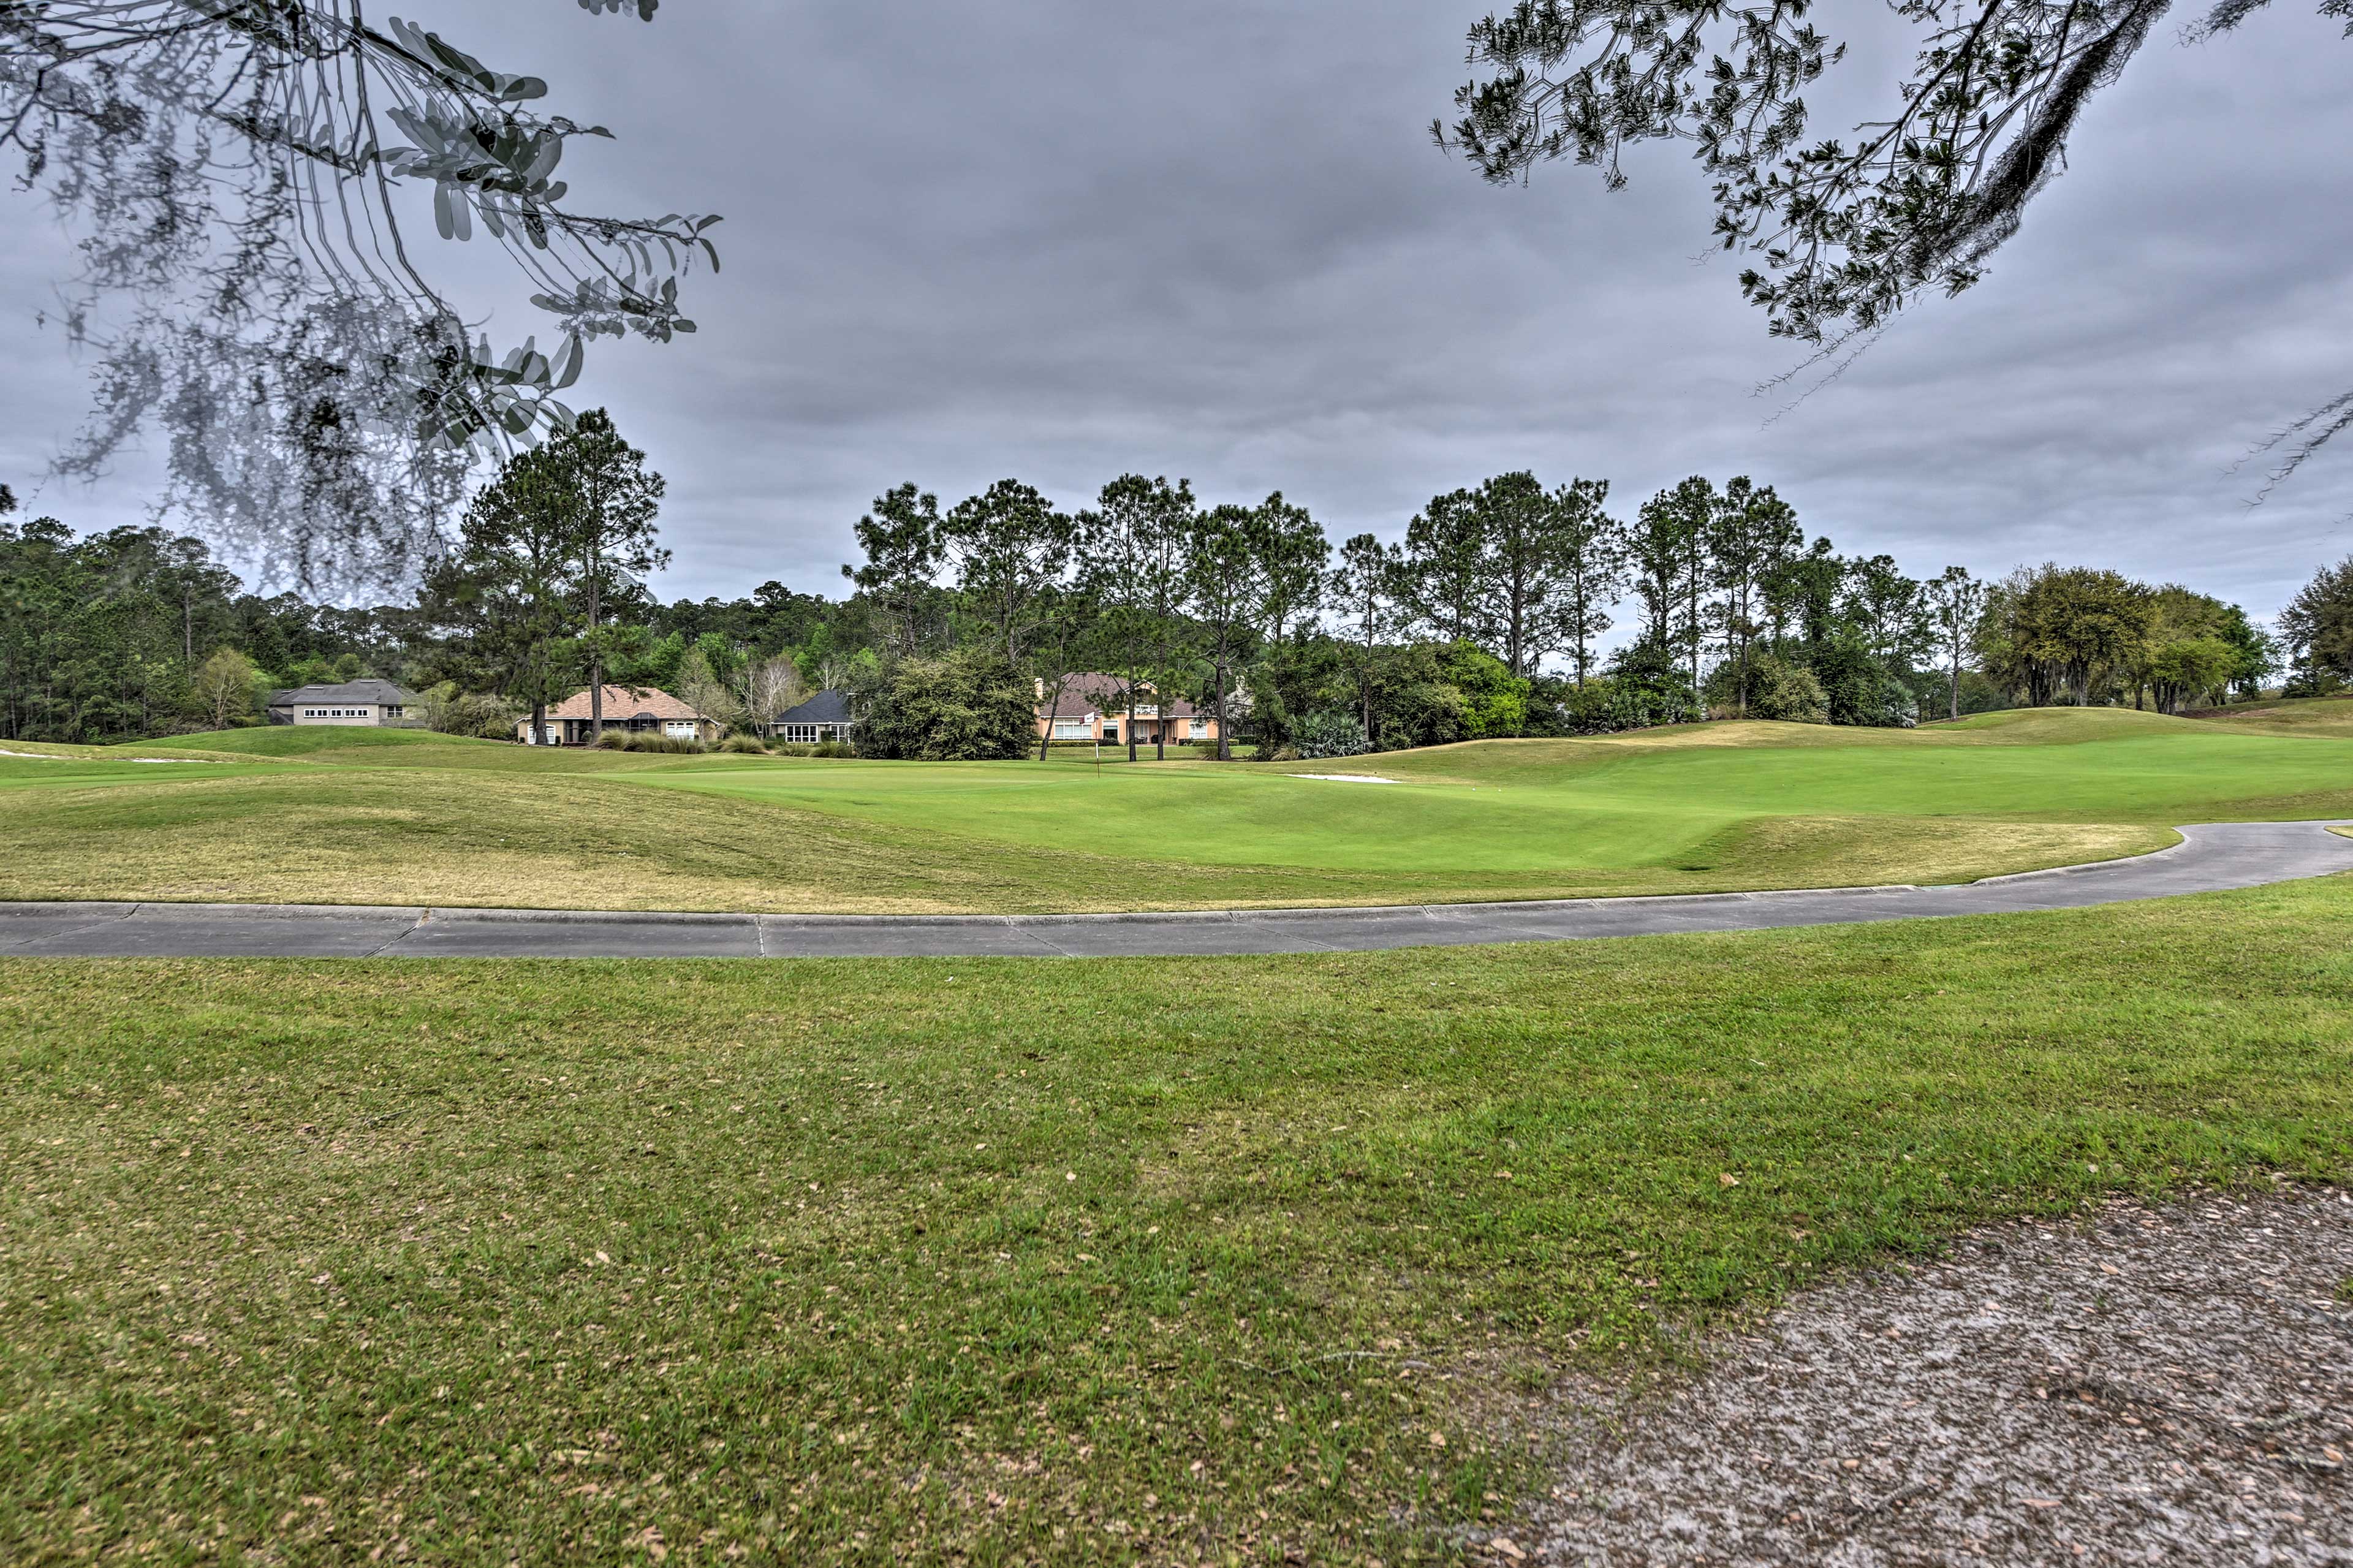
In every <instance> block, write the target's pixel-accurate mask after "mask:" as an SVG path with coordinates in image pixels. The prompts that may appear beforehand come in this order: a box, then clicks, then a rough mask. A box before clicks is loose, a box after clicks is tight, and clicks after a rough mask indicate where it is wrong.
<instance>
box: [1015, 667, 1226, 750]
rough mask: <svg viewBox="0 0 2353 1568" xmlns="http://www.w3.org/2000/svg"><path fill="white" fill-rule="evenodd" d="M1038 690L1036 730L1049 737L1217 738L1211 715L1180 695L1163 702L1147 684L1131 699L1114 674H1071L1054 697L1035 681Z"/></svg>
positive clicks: (1195, 741) (1121, 741) (1174, 741)
mask: <svg viewBox="0 0 2353 1568" xmlns="http://www.w3.org/2000/svg"><path fill="white" fill-rule="evenodd" d="M1037 689H1038V708H1037V712H1038V733H1039V734H1040V735H1044V736H1047V737H1049V738H1050V739H1052V740H1056V741H1080V742H1085V741H1099V742H1102V743H1103V744H1104V745H1106V746H1124V745H1125V744H1126V743H1127V742H1128V738H1129V732H1130V731H1134V740H1135V743H1136V744H1137V745H1139V746H1150V745H1155V744H1157V743H1158V742H1160V740H1161V739H1162V735H1163V732H1164V731H1165V732H1166V739H1167V743H1168V744H1170V745H1172V746H1175V745H1185V744H1192V745H1214V744H1216V742H1217V739H1218V721H1217V719H1216V717H1215V716H1214V715H1212V714H1208V713H1205V712H1203V711H1201V710H1199V709H1198V708H1196V707H1194V706H1193V704H1191V703H1190V702H1187V701H1186V700H1184V699H1183V698H1181V697H1179V698H1174V699H1171V700H1168V701H1166V702H1163V701H1161V700H1159V696H1158V694H1157V693H1156V692H1155V691H1153V690H1152V689H1150V688H1149V687H1144V688H1139V689H1137V691H1136V692H1135V694H1134V700H1133V701H1131V700H1129V693H1128V689H1127V684H1126V682H1124V681H1123V680H1121V679H1119V677H1117V676H1115V675H1105V674H1103V673H1102V672H1101V671H1099V670H1089V671H1084V672H1082V673H1078V674H1073V675H1072V676H1071V677H1070V679H1067V680H1065V681H1063V683H1062V694H1061V698H1060V700H1059V701H1050V700H1049V694H1048V692H1047V690H1046V683H1045V682H1044V681H1042V680H1040V681H1039V682H1038V683H1037ZM1049 709H1051V710H1052V711H1050V712H1049V711H1048V710H1049Z"/></svg>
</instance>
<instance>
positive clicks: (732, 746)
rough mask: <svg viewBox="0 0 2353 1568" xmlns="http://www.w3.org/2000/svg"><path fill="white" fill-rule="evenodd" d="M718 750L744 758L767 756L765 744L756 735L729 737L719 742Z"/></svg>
mask: <svg viewBox="0 0 2353 1568" xmlns="http://www.w3.org/2000/svg"><path fill="white" fill-rule="evenodd" d="M719 749H720V750H721V751H723V752H739V753H742V754H744V755H746V756H755V757H765V756H766V755H767V754H768V748H767V746H766V744H765V742H762V741H761V739H760V737H759V736H757V735H730V736H728V737H727V739H726V740H724V741H723V742H720V744H719Z"/></svg>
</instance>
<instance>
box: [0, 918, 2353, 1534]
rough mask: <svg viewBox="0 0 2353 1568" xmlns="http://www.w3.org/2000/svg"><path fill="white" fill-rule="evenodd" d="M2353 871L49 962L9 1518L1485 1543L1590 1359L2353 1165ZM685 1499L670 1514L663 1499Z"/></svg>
mask: <svg viewBox="0 0 2353 1568" xmlns="http://www.w3.org/2000/svg"><path fill="white" fill-rule="evenodd" d="M2348 1016H2353V886H2348V884H2347V883H2346V882H2344V881H2326V882H2318V883H2308V884H2297V885H2291V886H2284V887H2280V888H2274V889H2260V890H2256V891H2252V892H2245V893H2234V894H2226V895H2216V896H2211V897H2205V898H2200V899H2193V900H2176V901H2168V902H2161V903H2152V904H2143V905H2126V906H2116V907H2112V908H2107V909H2099V910H2080V911H2073V912H2068V913H2060V914H2049V915H2033V916H2013V917H2005V918H2000V919H1978V920H1968V921H1926V922H1917V923H1906V924H1892V925H1881V926H1868V927H1855V928H1845V929H1817V930H1807V931H1766V932H1755V933H1746V934H1738V935H1721V936H1699V937H1675V938H1651V939H1641V940H1636V941H1627V942H1594V943H1572V944H1561V945H1556V946H1518V947H1502V948H1486V949H1459V950H1434V951H1422V952H1398V953H1387V954H1374V955H1335V956H1331V957H1308V958H1296V957H1294V958H1279V959H1221V960H1208V961H1199V960H1192V961H1149V962H1145V961H1119V962H1111V961H1105V962H1079V961H1069V960H997V961H968V960H955V961H948V960H918V961H871V962H839V963H818V962H799V963H726V962H710V963H638V964H632V963H563V962H540V963H431V964H425V963H417V964H408V963H373V964H363V963H225V962H207V963H150V962H109V963H90V962H65V961H36V960H24V959H12V960H6V961H0V1170H5V1189H0V1560H5V1561H10V1562H27V1561H31V1562H41V1561H69V1560H75V1559H78V1558H96V1557H100V1556H106V1557H113V1556H121V1557H125V1558H131V1557H139V1558H141V1559H142V1560H151V1561H163V1562H195V1561H198V1560H200V1559H201V1560H204V1561H207V1562H211V1561H224V1562H232V1563H234V1562H240V1561H258V1562H286V1563H291V1562H317V1561H360V1560H364V1559H367V1558H368V1557H369V1556H370V1555H371V1554H373V1553H375V1552H379V1550H380V1551H381V1552H382V1554H383V1560H385V1561H391V1560H393V1559H394V1558H395V1557H396V1556H400V1555H403V1554H405V1555H406V1557H407V1558H408V1559H409V1560H411V1561H420V1560H426V1561H438V1562H448V1563H493V1564H495V1563H507V1562H510V1561H521V1562H530V1563H559V1562H560V1563H607V1562H611V1563H634V1562H639V1561H644V1560H647V1559H649V1558H659V1557H665V1556H666V1557H667V1558H668V1559H669V1560H670V1561H672V1562H698V1563H700V1562H712V1563H717V1562H722V1561H727V1560H732V1559H733V1557H736V1556H740V1555H744V1554H748V1555H749V1558H750V1560H752V1561H788V1562H795V1563H803V1562H820V1563H821V1562H861V1563H884V1562H893V1561H917V1562H937V1561H955V1562H968V1563H1003V1562H1012V1561H1017V1560H1025V1559H1026V1560H1041V1561H1051V1562H1082V1561H1103V1562H1119V1561H1133V1560H1144V1561H1154V1562H1167V1563H1195V1562H1200V1561H1213V1562H1224V1561H1229V1560H1233V1559H1235V1558H1247V1559H1249V1560H1251V1561H1271V1560H1277V1559H1280V1558H1281V1557H1282V1555H1283V1554H1284V1553H1293V1554H1295V1556H1296V1557H1303V1558H1304V1559H1305V1560H1308V1561H1314V1562H1318V1563H1323V1562H1367V1561H1369V1560H1370V1559H1372V1558H1374V1557H1378V1558H1380V1559H1381V1560H1382V1561H1383V1562H1385V1563H1392V1564H1394V1563H1402V1562H1409V1561H1418V1560H1442V1559H1445V1558H1448V1557H1449V1556H1450V1555H1451V1554H1452V1553H1454V1552H1456V1551H1457V1550H1458V1548H1459V1547H1460V1545H1461V1542H1463V1541H1464V1540H1465V1539H1466V1538H1467V1536H1468V1534H1469V1532H1470V1531H1472V1530H1473V1529H1474V1528H1475V1529H1476V1530H1478V1531H1481V1532H1482V1539H1483V1538H1484V1536H1485V1534H1491V1533H1492V1532H1493V1521H1500V1520H1503V1519H1504V1518H1506V1517H1507V1516H1508V1515H1509V1513H1510V1511H1511V1510H1512V1508H1513V1506H1514V1498H1515V1497H1517V1496H1518V1495H1520V1493H1521V1492H1522V1490H1523V1489H1541V1488H1542V1487H1545V1486H1548V1485H1550V1484H1551V1479H1552V1478H1550V1477H1548V1476H1546V1474H1545V1472H1544V1463H1545V1460H1546V1450H1545V1448H1544V1447H1543V1446H1542V1444H1541V1443H1540V1442H1536V1443H1532V1442H1530V1441H1528V1440H1527V1439H1526V1438H1525V1436H1512V1434H1513V1433H1514V1432H1520V1431H1525V1430H1530V1429H1537V1430H1540V1427H1534V1428H1532V1427H1526V1426H1523V1424H1522V1423H1521V1422H1520V1421H1519V1419H1518V1417H1519V1416H1520V1415H1525V1414H1526V1413H1528V1412H1529V1411H1530V1410H1531V1409H1532V1408H1533V1404H1532V1402H1534V1401H1536V1400H1538V1399H1539V1398H1540V1395H1541V1391H1543V1390H1544V1389H1546V1388H1547V1387H1549V1386H1550V1385H1551V1384H1552V1383H1553V1381H1554V1380H1555V1378H1556V1375H1557V1373H1559V1372H1560V1370H1561V1369H1563V1368H1564V1367H1569V1366H1582V1367H1585V1368H1588V1369H1591V1368H1594V1367H1598V1366H1604V1365H1609V1364H1615V1363H1620V1362H1621V1361H1622V1360H1623V1358H1628V1357H1631V1358H1635V1359H1636V1360H1637V1361H1646V1360H1651V1359H1653V1358H1659V1357H1668V1358H1673V1357H1678V1356H1680V1355H1682V1354H1683V1353H1685V1347H1686V1346H1687V1345H1689V1344H1690V1343H1692V1340H1691V1339H1690V1337H1689V1336H1690V1335H1691V1334H1692V1333H1694V1332H1696V1331H1700V1330H1703V1329H1704V1328H1706V1327H1708V1326H1709V1325H1711V1324H1713V1323H1721V1322H1722V1321H1725V1320H1727V1319H1739V1318H1743V1317H1745V1316H1746V1315H1747V1314H1751V1313H1753V1312H1755V1311H1757V1310H1760V1309H1762V1308H1763V1307H1765V1306H1767V1305H1768V1304H1769V1303H1770V1302H1772V1301H1773V1300H1775V1299H1776V1298H1777V1297H1778V1295H1779V1294H1780V1293H1781V1292H1783V1291H1785V1290H1786V1289H1788V1288H1789V1287H1790V1286H1792V1285H1793V1284H1796V1283H1798V1282H1800V1281H1804V1280H1807V1279H1812V1278H1815V1277H1816V1276H1818V1275H1819V1274H1820V1272H1821V1271H1823V1270H1824V1269H1825V1268H1830V1267H1831V1266H1834V1265H1841V1264H1849V1263H1854V1262H1859V1261H1864V1260H1869V1259H1873V1258H1883V1257H1886V1256H1889V1255H1891V1254H1895V1255H1900V1254H1906V1253H1914V1252H1918V1251H1921V1250H1924V1249H1927V1248H1932V1247H1935V1246H1936V1244H1937V1243H1938V1241H1939V1240H1940V1239H1941V1238H1943V1237H1948V1236H1950V1235H1952V1234H1954V1233H1955V1232H1957V1231H1958V1230H1960V1229H1962V1228H1964V1227H1967V1226H1972V1225H1975V1224H1978V1222H1981V1221H1984V1220H1987V1219H1989V1218H1993V1217H1997V1216H2001V1215H2019V1214H2027V1213H2044V1214H2048V1213H2057V1212H2063V1211H2068V1210H2072V1209H2074V1208H2076V1207H2078V1206H2080V1205H2084V1204H2086V1203H2088V1202H2090V1201H2093V1200H2094V1199H2097V1198H2100V1197H2103V1196H2105V1195H2109V1194H2117V1193H2131V1194H2161V1193H2166V1192H2169V1191H2173V1190H2176V1189H2179V1188H2183V1187H2185V1186H2188V1185H2190V1184H2233V1183H2242V1182H2246V1181H2250V1180H2253V1179H2255V1178H2256V1177H2257V1174H2258V1173H2267V1172H2283V1173H2289V1174H2291V1175H2294V1176H2295V1177H2299V1178H2304V1179H2309V1180H2316V1181H2342V1180H2344V1179H2346V1178H2347V1177H2348V1175H2353V1030H2348V1027H2347V1025H2346V1019H2347V1018H2348ZM657 1549H659V1550H657Z"/></svg>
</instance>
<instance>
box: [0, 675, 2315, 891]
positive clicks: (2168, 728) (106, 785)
mask: <svg viewBox="0 0 2353 1568" xmlns="http://www.w3.org/2000/svg"><path fill="white" fill-rule="evenodd" d="M61 750H62V749H61ZM85 750H87V749H85ZM136 750H137V751H138V752H140V754H153V755H160V754H168V753H167V752H165V750H164V749H163V748H157V747H141V748H137V749H136ZM179 754H182V755H186V756H206V757H209V758H211V759H212V761H210V762H208V763H202V764H181V765H174V766H167V765H164V764H138V763H127V762H121V761H115V762H110V763H99V762H92V761H89V760H84V761H79V762H73V763H57V762H37V761H31V760H27V759H23V758H8V757H0V816H4V817H5V822H6V824H7V826H8V828H9V829H10V832H11V837H12V847H13V850H14V852H13V853H12V855H11V856H10V857H9V858H8V859H7V861H6V862H5V865H0V897H16V898H54V897H69V898H104V897H132V896H137V897H155V898H183V899H185V898H195V899H208V898H209V899H291V900H323V901H388V902H420V901H431V902H441V903H492V904H496V903H515V904H537V905H556V906H561V905H575V906H577V905H583V904H601V905H609V906H624V907H630V906H634V907H647V908H670V909H712V908H736V909H761V910H810V909H837V910H1082V909H1116V908H1170V907H1180V908H1181V907H1187V906H1192V907H1198V906H1204V905H1250V904H1272V903H1340V902H1354V901H1408V900H1433V901H1434V900H1457V899H1475V898H1498V897H1540V896H1548V895H1564V894H1596V893H1632V892H1682V891H1701V890H1708V889H1746V888H1765V887H1791V886H1804V885H1809V884H1822V883H1861V882H1876V881H1924V882H1935V881H1958V880H1966V879H1971V878H1975V877H1980V876H1988V875H1993V874H1997V873H2000V872H2004V871H2014V870H2022V869H2027V868H2032V867H2037V866H2047V865H2054V864H2060V863H2063V862H2066V861H2071V860H2082V859H2092V858H2100V857H2103V856H2109V855H2119V854H2128V853H2134V852H2137V851H2142V850H2147V849H2150V848H2154V847H2159V846H2161V845H2162V844H2164V843H2167V842H2168V841H2169V840H2170V835H2169V834H2168V832H2167V831H2166V829H2167V827H2168V826H2169V825H2171V824H2174V823H2179V822H2182V821H2189V820H2200V819H2213V818H2223V817H2258V816H2340V815H2341V816H2353V736H2337V735H2335V734H2322V735H2319V736H2310V735H2306V734H2302V733H2296V734H2280V733H2268V732H2263V731H2260V730H2249V729H2246V728H2244V727H2237V726H2222V725H2219V724H2214V723H2208V722H2202V721H2200V722H2193V721H2185V720H2172V719H2161V718H2158V717H2156V716H2154V715H2145V714H2135V713H2130V712H2116V711H2109V710H2092V711H2088V712H2086V711H2076V710H2043V711H2040V712H2033V713H2023V714H1998V715H1989V716H1985V717H1983V718H1980V719H1977V720H1971V721H1965V722H1963V723H1962V724H1959V725H1952V726H1938V727H1936V728H1935V729H1934V730H1930V731H1916V732H1910V733H1903V732H1894V731H1852V730H1828V729H1823V728H1820V727H1810V726H1791V725H1772V724H1717V725H1708V726H1701V727H1694V728H1691V729H1684V730H1674V731H1651V732H1647V733H1644V734H1641V735H1632V736H1619V737H1611V738H1608V739H1602V740H1589V741H1557V742H1546V741H1527V742H1482V743H1476V744H1472V745H1465V746H1454V747H1443V748H1437V749H1434V750H1431V751H1428V752H1407V753H1395V754H1390V755H1386V756H1382V757H1379V758H1377V759H1374V760H1371V761H1368V762H1365V763H1350V764H1348V766H1349V767H1350V768H1352V769H1354V768H1357V767H1363V768H1366V769H1371V768H1377V769H1378V770H1380V771H1381V772H1382V773H1384V774H1385V775H1386V776H1388V777H1392V778H1396V779H1398V780H1400V781H1402V782H1400V783H1398V784H1380V785H1374V784H1341V783H1330V782H1324V781H1318V780H1311V779H1301V778H1295V777H1293V776H1290V770H1282V769H1277V768H1272V767H1263V766H1259V765H1255V764H1250V765H1236V766H1219V765H1217V764H1213V763H1168V764H1166V765H1152V764H1145V765H1140V766H1134V767H1129V766H1126V765H1124V764H1115V765H1113V766H1109V767H1105V768H1103V769H1102V770H1100V771H1098V770H1097V769H1095V768H1094V767H1092V766H1091V765H1089V764H1088V763H1084V762H1080V761H1075V760H1067V759H1062V758H1058V759H1057V760H1056V761H1055V762H1053V763H1048V764H1046V765H1044V766H1039V765H1038V764H1035V763H986V764H942V765H927V764H915V763H847V762H830V763H829V762H813V761H786V760H776V759H765V758H749V759H747V758H739V757H732V756H714V757H707V758H681V757H665V756H649V755H635V754H625V753H616V752H577V751H561V752H559V751H553V750H539V749H533V748H528V747H517V746H511V745H503V744H499V743H495V742H469V741H454V740H449V739H447V738H444V737H439V736H432V735H426V734H421V733H417V732H412V731H375V730H364V729H351V730H343V729H326V728H318V729H272V730H249V731H234V732H231V733H229V734H227V735H218V736H197V737H191V738H189V739H188V740H187V741H186V742H184V743H183V749H182V751H181V752H180V753H179ZM117 755H118V757H119V755H120V753H119V752H118V753H117ZM232 759H233V760H232ZM1319 771H1320V770H1319ZM647 786H655V787H647Z"/></svg>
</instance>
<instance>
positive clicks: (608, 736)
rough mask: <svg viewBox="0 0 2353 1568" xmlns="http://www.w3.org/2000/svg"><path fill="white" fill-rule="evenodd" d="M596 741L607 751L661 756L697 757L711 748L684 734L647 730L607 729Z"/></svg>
mask: <svg viewBox="0 0 2353 1568" xmlns="http://www.w3.org/2000/svg"><path fill="white" fill-rule="evenodd" d="M596 743H597V744H598V745H599V746H602V747H603V748H604V749H605V750H607V751H608V752H652V753H656V754H659V755H662V756H672V757H699V756H701V755H702V754H703V753H704V752H708V751H709V750H711V748H710V747H709V746H706V745H704V744H703V743H702V742H701V741H697V740H690V739H689V738H687V737H686V736H684V735H657V734H654V733H652V732H651V731H643V730H639V731H628V730H607V731H605V732H604V733H603V734H602V735H599V736H598V737H596Z"/></svg>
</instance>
